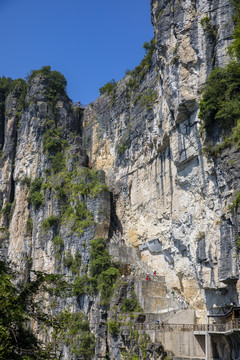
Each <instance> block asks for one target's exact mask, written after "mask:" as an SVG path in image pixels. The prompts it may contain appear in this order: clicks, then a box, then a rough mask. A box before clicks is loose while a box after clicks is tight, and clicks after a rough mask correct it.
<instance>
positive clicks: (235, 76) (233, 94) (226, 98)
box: [199, 62, 240, 130]
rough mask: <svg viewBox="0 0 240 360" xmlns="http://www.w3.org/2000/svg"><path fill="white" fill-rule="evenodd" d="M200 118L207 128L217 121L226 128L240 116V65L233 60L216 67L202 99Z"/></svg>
mask: <svg viewBox="0 0 240 360" xmlns="http://www.w3.org/2000/svg"><path fill="white" fill-rule="evenodd" d="M199 117H200V119H202V120H203V125H204V127H205V128H206V130H209V129H210V127H211V126H213V125H215V124H216V123H218V124H219V126H220V127H221V128H223V129H225V130H228V129H229V128H232V127H233V126H234V125H237V120H238V119H239V118H240V65H239V64H238V63H236V62H231V63H230V64H229V65H227V66H226V67H225V68H216V69H214V70H213V71H212V72H211V74H210V75H209V78H208V80H207V84H206V86H205V89H204V92H203V97H202V99H201V101H200V113H199Z"/></svg>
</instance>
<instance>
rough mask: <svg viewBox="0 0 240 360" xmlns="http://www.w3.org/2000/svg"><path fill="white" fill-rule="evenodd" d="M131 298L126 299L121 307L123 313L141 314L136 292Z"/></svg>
mask: <svg viewBox="0 0 240 360" xmlns="http://www.w3.org/2000/svg"><path fill="white" fill-rule="evenodd" d="M131 295H132V296H131V298H125V299H124V300H123V302H122V305H121V310H122V311H123V312H126V313H128V312H140V311H142V308H141V306H140V305H139V303H138V300H137V297H136V294H135V292H132V294H131Z"/></svg>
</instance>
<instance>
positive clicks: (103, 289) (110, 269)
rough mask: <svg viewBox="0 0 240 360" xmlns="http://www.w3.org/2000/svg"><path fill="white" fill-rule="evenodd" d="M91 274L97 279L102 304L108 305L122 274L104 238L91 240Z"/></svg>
mask: <svg viewBox="0 0 240 360" xmlns="http://www.w3.org/2000/svg"><path fill="white" fill-rule="evenodd" d="M90 255H91V262H90V274H91V276H92V278H95V279H96V283H97V289H98V291H100V293H101V300H102V304H104V305H108V304H109V303H110V300H111V296H112V294H113V290H114V284H115V282H116V280H117V278H118V277H119V276H120V272H119V269H118V265H117V264H115V263H113V262H112V260H111V257H110V255H109V252H108V250H107V248H106V242H105V240H104V239H102V238H99V239H96V240H92V242H91V249H90Z"/></svg>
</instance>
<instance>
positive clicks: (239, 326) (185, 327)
mask: <svg viewBox="0 0 240 360" xmlns="http://www.w3.org/2000/svg"><path fill="white" fill-rule="evenodd" d="M133 328H134V329H135V330H145V331H146V330H157V331H160V332H165V331H191V332H193V331H200V332H201V331H205V332H211V333H212V332H216V333H217V332H228V331H232V330H238V331H240V319H235V320H232V321H229V322H228V323H226V324H164V323H161V324H160V323H157V322H154V323H153V322H152V323H135V324H133Z"/></svg>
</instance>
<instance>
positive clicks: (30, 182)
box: [0, 0, 240, 359]
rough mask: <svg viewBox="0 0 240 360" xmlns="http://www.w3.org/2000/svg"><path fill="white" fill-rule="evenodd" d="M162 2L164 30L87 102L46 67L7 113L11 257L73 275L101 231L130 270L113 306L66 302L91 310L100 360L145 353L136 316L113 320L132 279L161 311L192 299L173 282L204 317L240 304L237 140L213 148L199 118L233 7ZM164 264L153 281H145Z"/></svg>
mask: <svg viewBox="0 0 240 360" xmlns="http://www.w3.org/2000/svg"><path fill="white" fill-rule="evenodd" d="M151 9H152V23H153V26H154V38H153V40H152V41H151V43H150V44H148V46H146V56H145V58H144V59H143V61H142V63H141V64H140V65H139V66H137V67H136V69H135V70H133V71H132V72H130V73H129V74H128V75H126V76H125V78H124V79H122V80H121V81H119V82H118V83H117V85H116V86H115V85H113V86H112V87H111V89H110V90H109V91H106V92H105V93H104V94H103V95H101V96H100V97H99V98H98V99H97V100H96V101H94V102H93V103H91V104H89V106H88V107H87V108H85V109H83V108H79V107H76V106H73V105H72V103H71V101H70V99H69V98H68V97H67V96H66V94H65V93H60V94H58V95H57V96H55V95H56V94H55V95H54V97H53V95H52V93H51V91H50V90H49V86H50V85H51V84H50V80H49V77H48V76H44V75H43V74H41V73H39V72H36V73H35V76H32V77H31V79H30V80H29V82H28V85H27V88H26V89H25V90H24V91H25V93H24V92H23V90H22V89H20V88H19V87H18V86H15V88H14V89H13V90H12V91H10V92H9V94H8V96H7V97H6V99H4V100H3V102H4V111H1V112H0V124H1V129H0V140H1V144H2V149H1V162H0V206H1V209H2V211H1V216H2V217H1V228H0V232H1V233H0V241H1V255H2V256H3V257H5V258H8V259H9V260H11V261H12V262H13V263H14V264H16V266H17V267H18V269H19V270H20V271H21V272H22V277H23V278H24V279H28V278H29V277H30V270H41V271H45V272H49V273H59V274H60V273H62V274H65V275H66V276H70V277H71V279H72V280H71V281H74V277H75V276H76V272H75V268H74V267H73V266H72V264H73V263H74V264H75V266H77V267H78V271H77V272H78V274H80V275H83V274H86V272H87V268H88V265H89V258H90V255H89V248H90V243H91V240H92V239H94V238H98V237H103V238H106V239H107V238H108V240H109V241H108V245H109V251H110V253H111V254H112V256H113V257H114V258H115V259H117V260H120V262H121V264H122V274H124V275H127V276H128V278H127V280H126V281H125V280H124V281H122V283H121V282H119V284H118V290H117V291H116V293H115V297H113V298H112V300H111V311H110V312H109V308H107V307H106V306H103V305H101V304H100V298H99V296H98V295H95V296H90V295H89V294H85V293H84V294H82V295H81V296H77V297H74V298H71V299H70V298H69V299H67V300H66V302H65V304H66V303H67V305H72V306H73V309H74V310H76V311H83V312H85V313H86V314H87V315H88V318H89V321H90V327H91V330H92V331H93V332H94V333H95V334H96V351H95V359H100V358H105V356H109V358H111V359H120V358H121V351H125V352H127V353H128V352H131V349H133V348H134V349H138V350H136V351H137V352H138V355H139V356H140V358H141V359H142V358H144V359H145V358H146V357H144V355H143V350H142V348H141V346H142V347H143V344H141V341H140V340H139V343H138V342H137V340H136V339H134V337H133V332H132V328H131V326H127V327H125V328H124V329H122V333H121V335H122V336H121V337H120V336H117V335H119V334H115V335H116V336H114V334H111V332H109V331H108V328H107V321H109V319H112V318H113V319H115V317H116V312H117V311H119V309H120V308H121V306H122V303H121V301H122V300H121V298H123V297H127V298H130V297H131V296H132V294H133V290H135V293H136V295H137V297H138V301H139V303H140V305H141V306H142V308H143V310H144V311H145V313H151V316H152V318H151V319H152V320H153V321H154V320H155V317H154V314H155V315H156V314H157V313H158V311H162V310H164V309H167V310H168V315H169V314H170V312H171V310H173V307H174V308H175V310H176V309H177V308H179V307H181V306H179V304H178V303H177V302H176V301H175V299H172V298H171V293H172V291H174V292H175V294H178V295H181V297H182V299H185V302H186V303H188V305H189V306H190V307H191V309H193V310H195V311H196V315H197V319H194V321H197V322H199V323H206V321H207V315H208V314H212V313H214V312H216V311H217V312H220V311H222V309H224V310H227V309H229V308H230V307H231V305H238V304H239V299H238V297H239V271H238V258H237V256H236V250H235V242H236V236H237V235H238V229H239V225H238V223H239V219H238V216H237V214H235V215H233V214H231V213H230V212H229V210H228V205H229V204H230V203H231V201H232V198H233V195H234V194H235V192H236V191H237V189H238V186H239V185H238V183H239V177H240V173H239V165H238V161H239V150H237V149H235V148H232V149H231V150H225V151H223V152H222V155H221V157H219V158H218V159H215V160H214V161H213V160H209V158H207V157H206V156H204V155H203V154H202V147H203V145H205V144H206V143H207V142H208V141H209V139H208V138H207V137H206V136H202V137H201V136H200V132H199V128H200V123H201V122H200V120H199V118H198V104H199V100H200V97H201V89H202V88H203V85H204V84H205V83H206V79H207V77H208V75H209V73H210V71H211V70H212V69H213V67H215V66H224V65H225V64H226V63H227V62H228V61H229V58H228V46H229V44H230V42H231V39H232V31H233V24H232V11H233V9H232V5H231V4H230V2H229V1H227V0H213V1H207V0H204V1H202V0H186V1H183V0H178V1H177V0H176V1H169V0H151ZM47 74H48V73H47ZM0 95H1V94H0ZM23 97H24V104H23V105H21V106H20V103H22V98H23ZM0 100H1V98H0ZM19 106H20V107H19ZM218 140H219V136H218V134H217V133H216V134H215V138H214V139H213V140H212V141H218ZM105 182H106V184H107V186H108V189H107V187H106V185H105ZM79 254H80V255H81V261H80V262H79V263H78V259H79ZM69 259H70V260H69ZM153 270H156V272H157V276H158V277H157V278H156V279H157V281H156V283H153V285H151V284H147V283H143V277H144V278H145V275H146V273H147V272H152V271H153ZM65 304H63V303H62V304H61V306H62V307H64V305H65ZM113 309H115V310H116V309H117V310H116V311H115V312H114V310H113ZM148 316H150V315H149V314H148ZM162 319H163V317H162ZM128 320H129V319H127V320H126V321H128ZM130 320H131V321H132V319H130ZM144 320H145V318H144ZM144 320H143V318H137V319H136V320H135V322H139V323H142V322H143V321H144ZM129 334H130V335H129ZM129 339H130V340H129ZM141 339H142V338H141ZM152 340H154V339H152ZM144 344H145V345H144V346H145V347H146V348H147V355H146V356H147V358H148V359H157V358H161V356H163V354H164V351H163V349H162V347H161V345H160V343H159V342H157V341H155V345H153V343H151V341H150V340H149V339H147V340H146V339H144ZM139 349H140V350H139ZM64 354H65V358H66V359H70V357H69V353H68V352H67V350H66V349H65V353H64ZM229 356H230V355H229ZM229 358H230V357H229Z"/></svg>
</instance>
